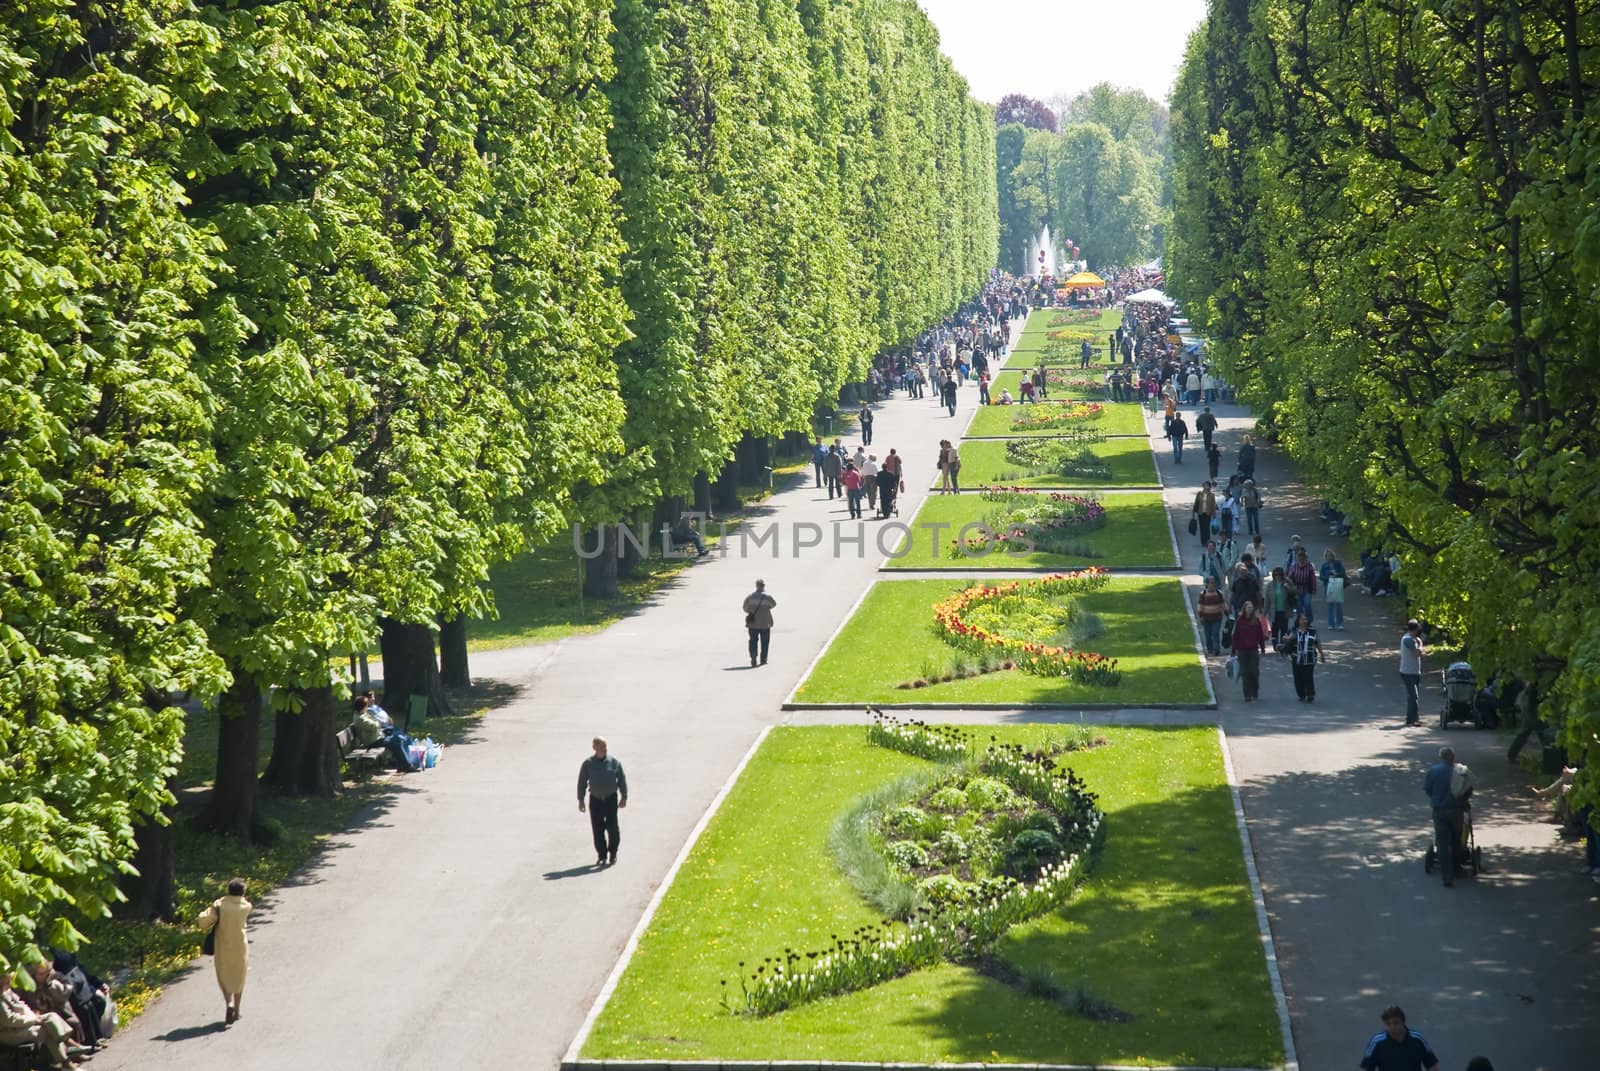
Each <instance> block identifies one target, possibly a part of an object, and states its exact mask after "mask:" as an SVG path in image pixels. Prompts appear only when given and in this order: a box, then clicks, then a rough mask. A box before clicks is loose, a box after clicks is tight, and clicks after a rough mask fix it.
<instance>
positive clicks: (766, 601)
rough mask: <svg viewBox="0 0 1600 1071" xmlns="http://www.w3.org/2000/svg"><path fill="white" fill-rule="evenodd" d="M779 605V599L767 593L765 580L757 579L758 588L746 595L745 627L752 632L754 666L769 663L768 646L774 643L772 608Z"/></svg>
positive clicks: (751, 657)
mask: <svg viewBox="0 0 1600 1071" xmlns="http://www.w3.org/2000/svg"><path fill="white" fill-rule="evenodd" d="M777 605H778V600H777V599H774V598H773V597H772V596H771V595H768V594H767V582H766V581H765V580H757V581H756V589H755V590H754V591H752V592H751V593H750V594H748V595H746V596H745V597H744V627H745V630H746V631H747V632H749V633H750V664H751V665H752V666H755V665H758V664H759V665H763V666H764V665H766V664H767V648H768V647H770V646H771V644H772V608H773V607H774V606H777ZM758 654H759V655H760V661H759V663H758V662H757V660H756V656H757V655H758Z"/></svg>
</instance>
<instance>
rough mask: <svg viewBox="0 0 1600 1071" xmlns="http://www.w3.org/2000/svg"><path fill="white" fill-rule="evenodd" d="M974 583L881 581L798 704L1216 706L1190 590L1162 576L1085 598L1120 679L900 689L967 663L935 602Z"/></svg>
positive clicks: (1123, 582)
mask: <svg viewBox="0 0 1600 1071" xmlns="http://www.w3.org/2000/svg"><path fill="white" fill-rule="evenodd" d="M970 583H973V581H959V580H882V581H879V582H878V583H876V584H874V585H873V587H872V590H871V591H869V592H868V593H867V597H866V599H865V600H863V601H862V603H861V606H860V608H858V609H857V610H856V612H855V614H854V615H853V616H852V617H851V618H850V620H849V621H847V622H845V625H844V628H843V629H841V630H840V631H839V633H838V634H837V635H835V636H834V638H833V642H832V643H831V644H830V645H829V647H828V649H827V651H826V652H825V653H824V654H823V656H822V658H821V659H820V660H819V661H818V662H817V665H816V668H814V669H813V670H812V671H811V676H809V677H807V678H806V679H805V681H804V682H803V683H802V684H801V685H800V688H799V690H798V691H797V692H796V693H795V696H794V701H795V702H797V703H861V704H866V703H911V702H915V703H929V704H933V703H955V704H959V703H1015V704H1017V705H1019V706H1024V705H1039V706H1055V707H1078V706H1117V707H1136V706H1140V705H1141V704H1147V703H1192V704H1195V705H1200V704H1204V703H1206V702H1208V701H1209V700H1208V695H1207V693H1206V682H1205V670H1204V667H1203V666H1201V664H1200V658H1199V655H1198V654H1196V652H1195V638H1194V628H1193V626H1192V625H1190V623H1189V614H1188V610H1187V609H1186V607H1185V603H1184V594H1183V586H1182V585H1181V584H1180V583H1179V582H1178V581H1177V580H1176V579H1166V578H1162V577H1112V578H1111V580H1110V582H1109V583H1107V585H1106V586H1105V588H1103V589H1102V590H1100V591H1097V592H1095V593H1093V594H1091V595H1087V596H1084V597H1083V605H1084V606H1085V608H1086V609H1088V610H1089V611H1090V612H1092V613H1094V614H1096V615H1098V616H1099V618H1100V622H1101V626H1102V628H1101V631H1100V632H1099V633H1098V634H1097V635H1095V636H1094V637H1093V638H1092V639H1090V640H1088V641H1087V642H1085V643H1084V644H1083V647H1084V648H1085V649H1087V650H1092V651H1097V652H1099V653H1100V654H1103V655H1105V656H1106V657H1108V658H1115V659H1117V661H1118V665H1119V668H1120V669H1121V670H1122V680H1121V682H1120V683H1118V684H1117V685H1116V686H1114V687H1110V688H1102V687H1096V686H1094V685H1090V684H1079V683H1076V682H1074V681H1069V680H1063V679H1061V678H1051V677H1036V676H1032V675H1030V674H1026V673H1023V672H1021V671H1019V670H1005V671H1002V672H999V673H989V674H985V675H983V676H976V677H967V678H965V679H960V680H951V681H946V682H944V683H942V684H931V685H929V686H927V687H925V688H917V689H905V688H899V687H896V685H898V684H900V683H902V682H909V681H913V680H916V679H918V678H919V677H922V676H923V667H924V666H925V665H926V664H928V663H930V662H934V663H938V664H940V665H942V666H945V667H949V666H953V665H954V664H955V663H957V662H959V661H962V660H963V659H962V658H961V656H960V655H959V654H958V652H957V651H956V649H955V648H953V647H951V646H950V645H948V644H947V643H945V642H944V641H943V640H941V639H940V638H939V637H938V635H936V634H935V632H934V626H933V604H934V603H936V602H938V601H939V600H941V599H943V598H945V597H946V596H948V595H950V594H951V593H953V592H956V591H960V590H961V589H962V588H964V587H966V586H968V585H969V584H970Z"/></svg>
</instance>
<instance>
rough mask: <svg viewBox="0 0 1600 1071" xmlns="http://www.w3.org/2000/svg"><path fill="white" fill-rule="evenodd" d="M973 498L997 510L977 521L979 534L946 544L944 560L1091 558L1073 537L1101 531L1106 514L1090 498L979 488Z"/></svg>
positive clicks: (1090, 550) (1088, 549) (1088, 550)
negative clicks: (1040, 554) (1002, 554)
mask: <svg viewBox="0 0 1600 1071" xmlns="http://www.w3.org/2000/svg"><path fill="white" fill-rule="evenodd" d="M978 497H979V498H980V499H982V500H983V501H984V502H993V503H996V504H998V505H999V506H1001V507H1002V508H1001V509H997V510H994V511H992V512H991V513H989V514H987V515H986V516H985V517H984V518H983V522H982V531H980V533H979V534H978V535H975V536H968V537H967V538H966V539H965V540H962V539H953V540H951V541H950V556H951V557H955V558H962V557H969V556H972V555H977V556H980V557H981V556H986V555H989V554H993V553H995V552H996V551H1009V550H1011V549H1012V548H1013V547H1016V548H1023V549H1019V550H1018V551H1017V552H1018V553H1032V552H1033V551H1035V550H1039V551H1044V552H1045V553H1047V554H1065V555H1071V556H1074V557H1079V558H1093V557H1098V556H1099V555H1098V554H1097V553H1096V551H1095V550H1094V549H1093V548H1092V547H1089V546H1088V545H1087V544H1085V543H1083V542H1082V541H1081V540H1079V539H1077V538H1076V537H1077V536H1079V535H1081V534H1082V533H1084V532H1089V531H1093V530H1094V529H1096V528H1100V527H1103V526H1104V525H1105V523H1106V508H1105V506H1104V505H1103V504H1102V503H1101V502H1100V500H1099V499H1098V498H1095V497H1093V496H1091V495H1074V494H1065V493H1062V492H1059V491H1049V492H1035V491H1028V490H1025V489H1023V488H1020V487H985V488H984V489H983V490H982V491H980V492H979V495H978Z"/></svg>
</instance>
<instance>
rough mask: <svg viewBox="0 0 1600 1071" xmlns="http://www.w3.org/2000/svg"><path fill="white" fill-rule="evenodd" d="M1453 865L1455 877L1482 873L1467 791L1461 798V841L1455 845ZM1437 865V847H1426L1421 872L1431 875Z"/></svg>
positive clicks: (1481, 863)
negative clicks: (1473, 833)
mask: <svg viewBox="0 0 1600 1071" xmlns="http://www.w3.org/2000/svg"><path fill="white" fill-rule="evenodd" d="M1455 864H1456V874H1457V875H1471V876H1472V877H1477V876H1478V875H1479V874H1482V873H1483V849H1482V848H1479V847H1478V842H1477V841H1476V840H1475V839H1473V836H1472V790H1471V789H1468V790H1467V791H1466V793H1465V794H1464V795H1463V796H1462V797H1461V841H1460V843H1458V844H1457V845H1456V850H1455ZM1438 865H1439V848H1438V846H1437V845H1434V844H1430V845H1428V851H1427V853H1426V854H1425V855H1423V857H1422V871H1423V873H1425V874H1432V873H1433V868H1434V867H1436V866H1438Z"/></svg>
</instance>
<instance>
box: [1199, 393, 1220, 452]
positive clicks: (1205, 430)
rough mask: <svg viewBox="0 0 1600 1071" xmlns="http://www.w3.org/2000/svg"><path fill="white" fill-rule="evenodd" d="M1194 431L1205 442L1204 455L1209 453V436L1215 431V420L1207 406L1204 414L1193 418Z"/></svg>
mask: <svg viewBox="0 0 1600 1071" xmlns="http://www.w3.org/2000/svg"><path fill="white" fill-rule="evenodd" d="M1194 430H1195V431H1198V432H1199V433H1200V436H1201V438H1202V439H1204V440H1205V445H1206V453H1207V454H1209V453H1211V436H1212V435H1213V434H1214V433H1215V432H1216V430H1217V418H1216V417H1215V416H1214V415H1213V414H1212V412H1211V407H1210V406H1209V405H1208V406H1206V409H1205V412H1203V413H1201V414H1200V415H1199V416H1197V417H1195V418H1194Z"/></svg>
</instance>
